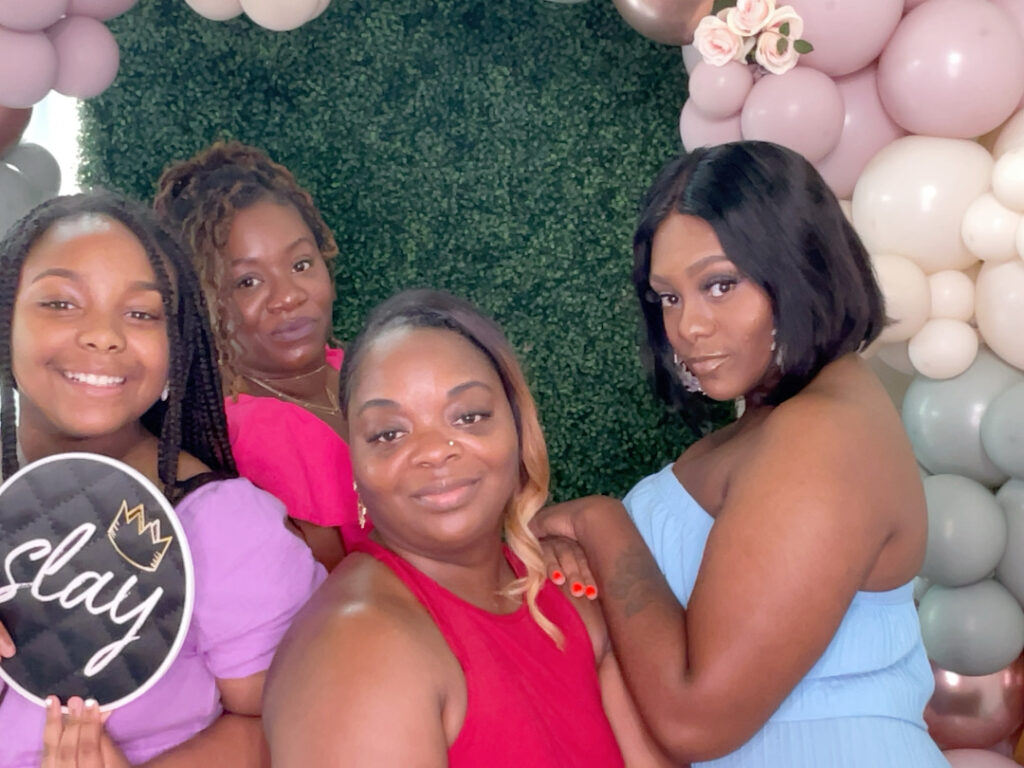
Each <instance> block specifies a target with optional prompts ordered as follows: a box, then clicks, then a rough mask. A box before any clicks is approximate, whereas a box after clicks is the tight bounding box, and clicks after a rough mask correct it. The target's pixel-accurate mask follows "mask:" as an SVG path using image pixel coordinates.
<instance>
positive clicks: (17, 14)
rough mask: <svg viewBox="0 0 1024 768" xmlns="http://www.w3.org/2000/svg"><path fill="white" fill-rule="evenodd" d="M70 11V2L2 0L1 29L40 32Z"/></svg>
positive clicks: (0, 12)
mask: <svg viewBox="0 0 1024 768" xmlns="http://www.w3.org/2000/svg"><path fill="white" fill-rule="evenodd" d="M67 11H68V0H0V27H7V28H8V29H14V30H17V31H19V32H40V31H42V30H44V29H46V28H47V27H48V26H50V25H51V24H53V23H54V22H55V21H57V19H59V18H60V17H61V16H63V15H64V14H65V13H67Z"/></svg>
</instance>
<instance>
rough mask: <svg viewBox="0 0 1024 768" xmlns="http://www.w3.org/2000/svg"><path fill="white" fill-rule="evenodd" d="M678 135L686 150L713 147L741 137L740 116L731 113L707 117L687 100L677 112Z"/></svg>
mask: <svg viewBox="0 0 1024 768" xmlns="http://www.w3.org/2000/svg"><path fill="white" fill-rule="evenodd" d="M679 137H680V138H681V139H682V140H683V147H685V148H686V150H687V151H690V150H693V149H696V148H697V147H713V146H716V145H718V144H727V143H729V142H730V141H739V140H740V139H742V138H743V134H742V133H741V132H740V116H739V115H733V116H732V117H726V118H724V119H722V120H716V119H714V118H710V117H707V116H706V115H704V114H703V113H702V112H701V111H700V110H699V109H697V108H696V107H694V106H693V105H692V104H690V102H689V101H687V102H686V103H685V104H684V105H683V111H682V112H680V113H679Z"/></svg>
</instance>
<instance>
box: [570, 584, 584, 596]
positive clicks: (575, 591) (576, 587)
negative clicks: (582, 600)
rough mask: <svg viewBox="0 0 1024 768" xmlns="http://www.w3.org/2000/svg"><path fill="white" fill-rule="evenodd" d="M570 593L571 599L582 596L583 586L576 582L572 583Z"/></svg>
mask: <svg viewBox="0 0 1024 768" xmlns="http://www.w3.org/2000/svg"><path fill="white" fill-rule="evenodd" d="M571 591H572V596H573V597H579V596H580V595H582V594H583V585H582V584H580V583H579V582H578V581H574V582H573V583H572V588H571Z"/></svg>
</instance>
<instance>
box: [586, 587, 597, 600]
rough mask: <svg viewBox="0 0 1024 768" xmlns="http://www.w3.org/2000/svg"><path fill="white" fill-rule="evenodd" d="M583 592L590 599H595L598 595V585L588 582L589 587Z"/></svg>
mask: <svg viewBox="0 0 1024 768" xmlns="http://www.w3.org/2000/svg"><path fill="white" fill-rule="evenodd" d="M583 594H585V595H586V596H587V598H588V599H589V600H593V599H594V598H596V597H597V587H595V586H594V585H593V584H587V588H586V589H585V590H584V591H583Z"/></svg>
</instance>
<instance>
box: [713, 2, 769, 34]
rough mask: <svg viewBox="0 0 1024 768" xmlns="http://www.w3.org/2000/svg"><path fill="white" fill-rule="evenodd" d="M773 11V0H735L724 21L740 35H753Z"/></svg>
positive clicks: (760, 28)
mask: <svg viewBox="0 0 1024 768" xmlns="http://www.w3.org/2000/svg"><path fill="white" fill-rule="evenodd" d="M774 11H775V0H737V2H736V5H735V6H733V7H732V8H730V9H729V10H728V13H727V14H726V17H725V21H726V23H727V24H728V25H729V29H730V30H732V31H733V32H734V33H735V34H737V35H739V36H740V37H753V36H754V35H756V34H757V33H758V32H760V31H761V30H762V29H764V27H765V25H766V24H767V23H768V19H769V18H771V15H772V13H773V12H774Z"/></svg>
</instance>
